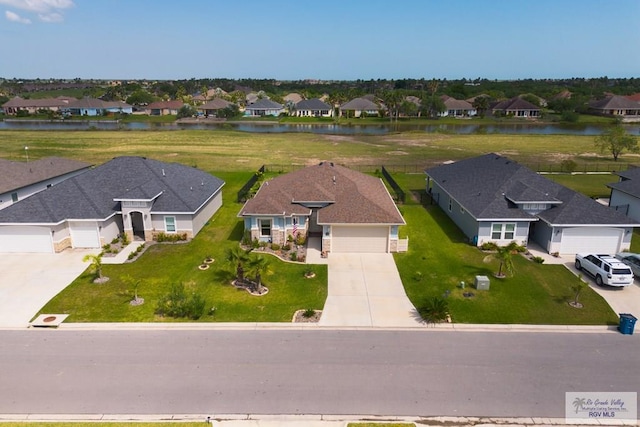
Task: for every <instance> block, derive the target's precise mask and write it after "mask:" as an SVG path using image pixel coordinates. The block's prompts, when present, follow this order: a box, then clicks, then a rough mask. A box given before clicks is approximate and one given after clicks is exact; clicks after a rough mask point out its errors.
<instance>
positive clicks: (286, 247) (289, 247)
mask: <svg viewBox="0 0 640 427" xmlns="http://www.w3.org/2000/svg"><path fill="white" fill-rule="evenodd" d="M282 249H283V250H285V251H290V250H291V245H290V244H289V243H287V244H286V245H284V246H283V247H282Z"/></svg>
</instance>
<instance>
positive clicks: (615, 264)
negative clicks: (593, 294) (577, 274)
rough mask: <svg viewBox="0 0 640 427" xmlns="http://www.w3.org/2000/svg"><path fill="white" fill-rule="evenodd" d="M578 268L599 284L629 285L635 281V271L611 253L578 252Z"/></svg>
mask: <svg viewBox="0 0 640 427" xmlns="http://www.w3.org/2000/svg"><path fill="white" fill-rule="evenodd" d="M576 268H577V269H578V270H584V271H585V272H586V273H587V274H589V275H590V276H591V277H593V279H594V280H595V281H596V285H598V286H602V285H609V286H629V285H630V284H632V283H633V272H632V271H631V269H630V268H629V266H627V265H626V264H624V263H622V262H621V261H620V260H618V259H616V258H615V257H613V256H611V255H596V254H577V255H576Z"/></svg>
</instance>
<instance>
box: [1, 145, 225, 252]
mask: <svg viewBox="0 0 640 427" xmlns="http://www.w3.org/2000/svg"><path fill="white" fill-rule="evenodd" d="M223 186H224V182H223V181H222V180H220V179H219V178H216V177H214V176H212V175H210V174H208V173H206V172H203V171H200V170H198V169H195V168H192V167H189V166H184V165H181V164H178V163H165V162H160V161H157V160H151V159H147V158H144V157H116V158H114V159H113V160H110V161H108V162H106V163H104V164H102V165H100V166H97V167H95V168H93V169H91V170H88V171H86V172H84V173H82V174H80V175H77V176H74V177H73V178H69V179H66V180H64V181H62V182H60V183H59V184H57V185H54V186H53V187H50V188H47V189H46V190H44V191H41V192H39V193H36V194H34V195H32V196H31V197H29V198H26V199H24V200H21V201H19V202H18V203H15V204H13V205H11V206H9V207H8V208H6V209H3V210H1V211H0V253H2V252H61V251H63V250H64V249H66V248H69V247H71V248H96V249H98V248H100V247H102V246H103V245H104V244H106V243H109V242H111V241H112V240H113V239H114V238H116V237H117V236H118V235H121V234H126V235H127V236H128V237H129V239H130V240H134V239H139V240H144V241H151V240H154V238H156V237H157V235H158V234H160V233H166V234H184V235H186V237H187V238H192V237H193V236H195V235H196V234H197V233H198V232H199V231H200V230H201V229H202V227H203V226H204V225H205V224H206V222H207V221H208V220H209V219H210V218H211V216H212V215H213V214H214V213H215V212H216V211H217V210H218V209H219V208H220V206H221V205H222V187H223Z"/></svg>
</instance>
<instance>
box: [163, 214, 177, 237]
mask: <svg viewBox="0 0 640 427" xmlns="http://www.w3.org/2000/svg"><path fill="white" fill-rule="evenodd" d="M164 231H166V232H167V233H175V232H176V217H175V216H165V217H164Z"/></svg>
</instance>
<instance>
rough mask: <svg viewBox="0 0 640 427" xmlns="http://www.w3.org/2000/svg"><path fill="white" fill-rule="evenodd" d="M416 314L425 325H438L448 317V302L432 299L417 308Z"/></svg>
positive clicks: (437, 298) (442, 299) (436, 298)
mask: <svg viewBox="0 0 640 427" xmlns="http://www.w3.org/2000/svg"><path fill="white" fill-rule="evenodd" d="M418 314H420V317H421V318H422V320H424V321H425V322H427V323H440V322H443V321H445V320H446V319H447V316H448V315H449V302H448V301H447V300H446V299H444V298H441V297H433V298H430V299H428V300H427V301H425V303H424V304H423V305H421V306H420V307H418Z"/></svg>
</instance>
